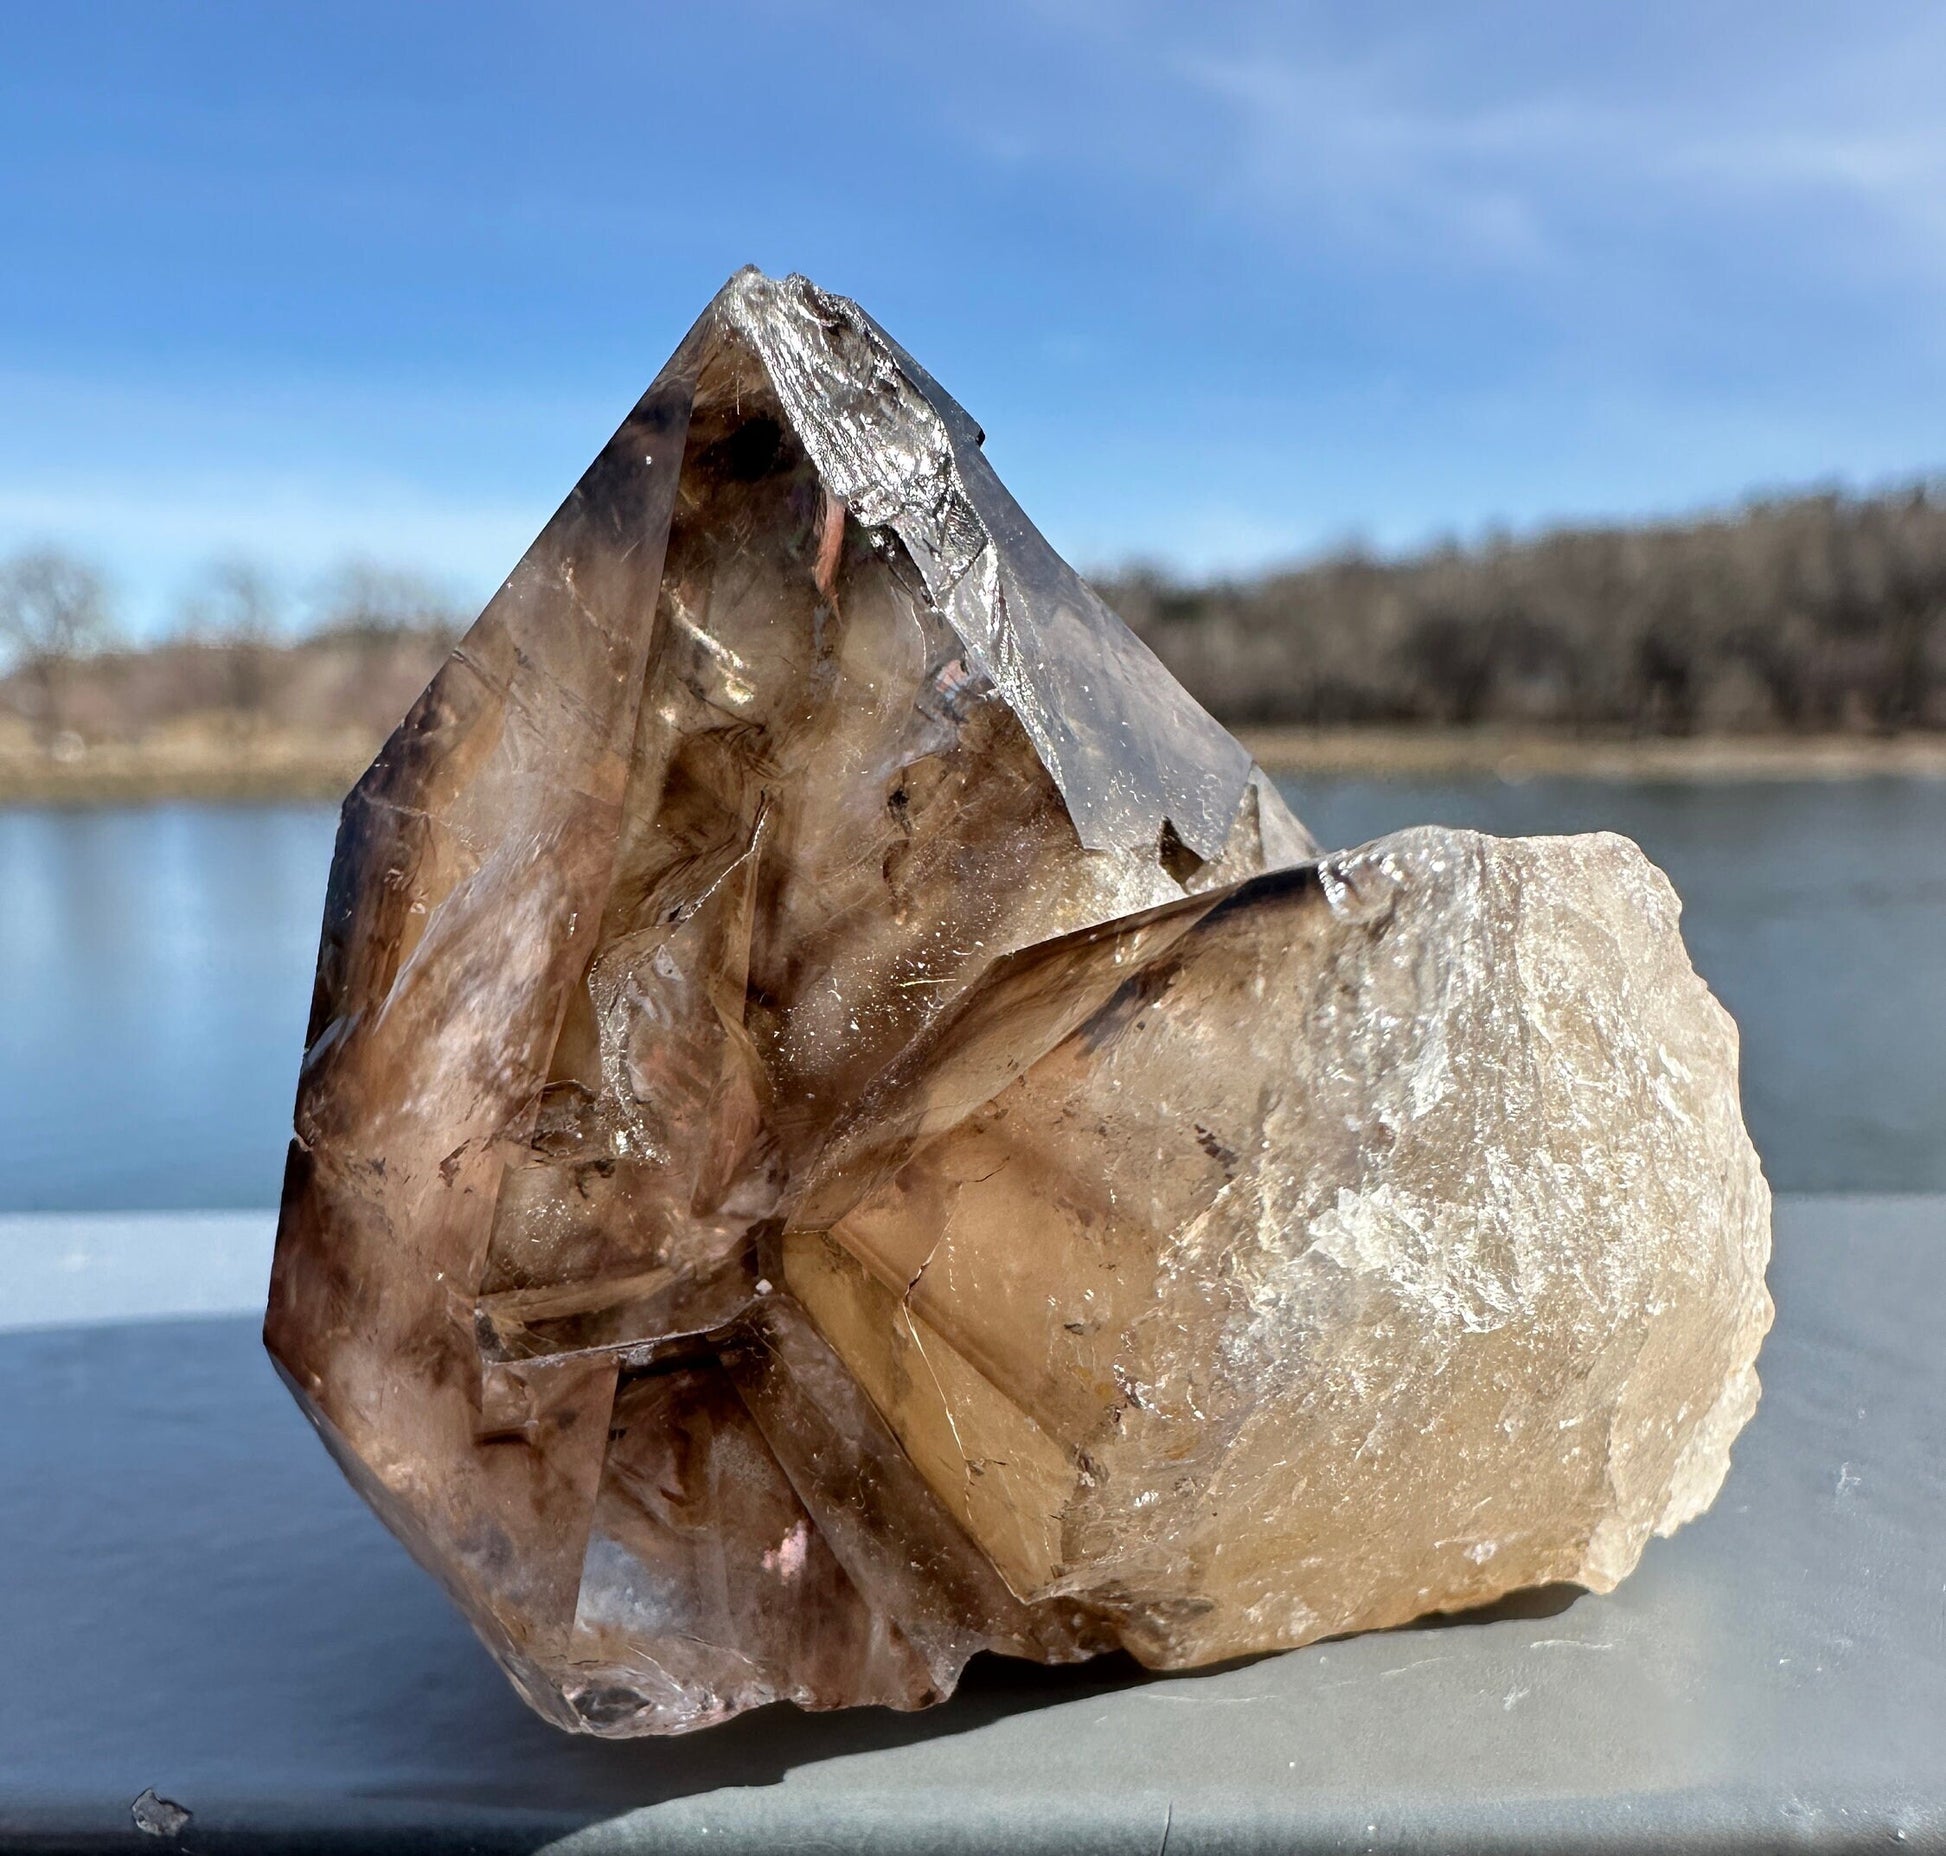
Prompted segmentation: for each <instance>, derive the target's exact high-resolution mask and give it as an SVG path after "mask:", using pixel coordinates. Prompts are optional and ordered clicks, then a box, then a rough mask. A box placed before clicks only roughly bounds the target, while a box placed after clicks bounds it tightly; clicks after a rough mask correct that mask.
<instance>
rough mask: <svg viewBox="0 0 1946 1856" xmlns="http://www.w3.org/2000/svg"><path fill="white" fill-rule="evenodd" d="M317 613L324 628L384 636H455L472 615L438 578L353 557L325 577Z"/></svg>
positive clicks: (359, 634)
mask: <svg viewBox="0 0 1946 1856" xmlns="http://www.w3.org/2000/svg"><path fill="white" fill-rule="evenodd" d="M316 611H317V616H318V630H319V631H321V632H323V633H326V634H336V635H338V636H344V635H347V634H349V635H352V636H358V637H369V638H380V637H391V636H396V635H397V634H399V633H401V632H412V633H419V634H422V635H431V636H436V637H439V638H442V639H451V638H455V637H457V636H458V635H459V633H460V631H461V630H462V629H463V628H464V626H465V623H466V619H465V615H464V614H463V613H462V612H461V611H460V609H459V607H458V606H457V604H456V603H455V602H454V600H453V599H452V597H451V595H450V594H449V593H448V592H447V591H446V589H445V588H443V587H442V586H441V585H440V584H439V583H438V582H437V581H435V580H432V579H430V578H428V577H427V576H426V575H424V574H420V573H415V572H413V571H412V570H411V569H410V568H402V567H383V566H380V565H378V564H377V563H375V562H372V561H347V562H346V563H345V564H344V565H343V566H342V567H340V568H339V569H338V570H337V571H336V572H335V573H333V574H331V575H330V576H328V577H327V579H326V580H325V582H324V584H323V586H322V587H321V588H320V590H319V594H318V598H317V605H316Z"/></svg>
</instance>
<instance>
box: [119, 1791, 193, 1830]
mask: <svg viewBox="0 0 1946 1856" xmlns="http://www.w3.org/2000/svg"><path fill="white" fill-rule="evenodd" d="M128 1814H129V1816H130V1817H132V1818H133V1819H134V1820H135V1828H136V1829H137V1830H139V1831H141V1832H142V1834H143V1835H144V1836H149V1837H179V1836H181V1835H182V1833H183V1831H184V1830H186V1829H187V1828H188V1826H189V1812H188V1810H187V1809H186V1808H185V1807H184V1806H182V1805H179V1804H177V1803H176V1801H175V1800H174V1799H173V1798H158V1797H157V1796H156V1794H155V1791H154V1789H153V1788H151V1789H150V1790H148V1791H145V1792H144V1793H143V1794H142V1795H141V1797H139V1798H138V1799H136V1801H135V1802H134V1803H133V1804H132V1805H130V1806H129V1807H128Z"/></svg>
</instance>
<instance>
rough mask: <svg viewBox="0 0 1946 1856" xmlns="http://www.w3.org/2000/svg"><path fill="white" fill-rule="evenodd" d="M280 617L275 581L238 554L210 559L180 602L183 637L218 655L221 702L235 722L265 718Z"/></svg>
mask: <svg viewBox="0 0 1946 1856" xmlns="http://www.w3.org/2000/svg"><path fill="white" fill-rule="evenodd" d="M283 616H284V603H283V599H282V596H281V594H280V593H279V591H278V588H277V584H276V582H275V581H274V580H273V579H272V578H271V576H270V574H269V573H268V572H266V571H265V569H264V568H262V567H261V566H259V565H258V564H257V563H256V562H255V561H251V560H247V559H244V558H243V557H241V556H232V557H229V558H227V559H223V560H216V561H212V562H211V563H210V564H209V565H208V566H207V567H206V568H205V569H204V570H203V574H202V578H201V580H200V582H199V583H198V585H197V586H196V588H195V589H194V590H193V591H192V592H191V594H190V596H189V598H188V599H187V600H186V601H185V602H184V604H183V608H182V617H181V625H180V629H181V630H182V632H183V634H184V635H185V636H186V637H188V638H191V639H194V640H197V641H198V642H200V643H203V644H206V645H208V646H209V647H210V648H211V649H212V650H215V651H219V652H221V653H222V669H223V682H224V694H225V700H226V703H227V706H228V708H229V709H230V711H231V713H232V714H233V715H234V716H235V718H236V719H237V721H238V722H239V723H242V724H246V725H248V724H253V723H256V722H258V721H261V720H262V719H263V715H264V711H265V709H266V708H267V706H268V704H269V700H270V697H271V695H272V693H273V692H272V688H271V686H272V684H273V682H274V681H275V659H276V653H277V650H278V636H279V633H280V632H281V630H282V628H283Z"/></svg>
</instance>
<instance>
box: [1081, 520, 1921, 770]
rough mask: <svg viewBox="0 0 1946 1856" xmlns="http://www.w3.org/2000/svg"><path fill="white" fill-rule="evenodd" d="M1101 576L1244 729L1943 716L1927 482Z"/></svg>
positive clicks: (1799, 726)
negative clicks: (1622, 521) (1212, 568)
mask: <svg viewBox="0 0 1946 1856" xmlns="http://www.w3.org/2000/svg"><path fill="white" fill-rule="evenodd" d="M1102 591H1103V593H1104V595H1105V596H1106V597H1107V598H1108V600H1109V602H1110V604H1112V605H1113V606H1114V607H1115V608H1116V610H1118V611H1119V612H1120V613H1121V614H1122V616H1123V617H1124V618H1125V619H1127V621H1128V622H1129V624H1130V625H1132V626H1133V627H1134V628H1135V630H1136V631H1137V632H1139V633H1140V634H1141V635H1142V636H1143V637H1144V638H1145V639H1146V640H1147V641H1148V643H1149V645H1150V646H1151V648H1152V649H1154V650H1155V651H1156V652H1157V654H1158V655H1159V656H1161V658H1162V659H1163V661H1164V662H1165V663H1167V664H1168V665H1169V666H1170V668H1171V669H1172V670H1174V671H1175V673H1176V674H1177V676H1179V677H1180V678H1181V679H1182V680H1183V682H1184V683H1186V684H1187V685H1188V686H1189V687H1190V688H1191V689H1192V690H1194V691H1195V692H1196V693H1197V695H1198V696H1200V697H1201V698H1202V700H1203V701H1204V702H1205V703H1206V704H1208V705H1209V707H1210V708H1212V709H1213V710H1215V711H1216V713H1217V714H1219V715H1221V716H1223V717H1224V718H1225V719H1226V720H1229V721H1232V722H1257V723H1275V722H1285V723H1313V724H1345V723H1393V724H1413V723H1418V724H1445V725H1459V726H1470V725H1476V724H1486V723H1500V724H1544V725H1547V726H1550V727H1561V728H1570V729H1580V730H1589V731H1602V732H1613V731H1616V730H1624V731H1630V732H1636V733H1643V734H1691V733H1737V732H1753V731H1783V732H1794V731H1799V730H1803V731H1814V730H1820V731H1821V730H1841V731H1872V730H1894V729H1908V728H1942V727H1946V495H1943V494H1942V488H1941V486H1940V485H1938V484H1931V483H1929V484H1923V485H1919V486H1915V487H1912V488H1909V489H1905V490H1902V491H1900V492H1898V493H1896V494H1890V495H1880V496H1870V497H1851V496H1844V495H1839V494H1824V495H1811V496H1799V497H1792V498H1789V499H1780V500H1775V501H1765V502H1757V503H1752V504H1750V505H1748V506H1747V507H1745V508H1743V509H1741V510H1739V511H1737V512H1735V513H1733V514H1728V515H1723V516H1716V517H1709V518H1705V519H1697V520H1689V521H1682V522H1669V523H1659V524H1655V525H1652V526H1641V527H1590V528H1563V529H1558V530H1555V531H1552V532H1550V533H1546V534H1542V535H1539V536H1537V537H1535V538H1533V539H1530V540H1511V539H1497V540H1493V541H1490V542H1488V543H1486V544H1484V545H1481V546H1477V547H1470V548H1463V547H1458V546H1446V547H1440V548H1436V549H1432V550H1430V551H1427V552H1425V553H1421V554H1416V555H1412V556H1409V557H1407V558H1404V559H1398V560H1382V559H1375V558H1372V557H1370V556H1368V555H1364V554H1358V553H1348V554H1343V555H1340V556H1337V557H1335V558H1332V559H1328V560H1324V561H1320V562H1318V563H1316V564H1314V565H1310V566H1306V567H1301V568H1298V569H1295V570H1293V571H1290V572H1284V573H1273V574H1268V575H1265V576H1263V577H1261V578H1257V579H1252V580H1245V581H1237V582H1226V583H1222V584H1219V585H1211V586H1191V585H1183V584H1179V583H1177V582H1174V581H1172V580H1170V579H1168V578H1166V577H1164V576H1161V575H1157V574H1154V573H1145V572H1132V573H1128V574H1123V575H1120V576H1110V577H1109V578H1108V579H1107V580H1106V581H1105V582H1104V583H1102Z"/></svg>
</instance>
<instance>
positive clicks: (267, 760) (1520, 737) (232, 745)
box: [0, 721, 1946, 805]
mask: <svg viewBox="0 0 1946 1856" xmlns="http://www.w3.org/2000/svg"><path fill="white" fill-rule="evenodd" d="M1240 732H1241V734H1242V738H1243V740H1244V742H1245V744H1246V745H1247V746H1248V747H1249V749H1250V751H1251V752H1252V753H1253V754H1254V755H1255V756H1256V757H1257V759H1258V760H1259V761H1261V762H1262V763H1263V764H1264V766H1265V767H1267V768H1269V769H1270V771H1271V772H1272V773H1276V774H1284V775H1288V776H1291V777H1294V778H1301V777H1303V776H1304V775H1307V774H1308V775H1313V776H1340V777H1358V778H1370V779H1412V778H1435V779H1436V778H1440V777H1479V776H1483V775H1488V776H1491V775H1497V776H1499V777H1501V778H1505V779H1531V778H1537V777H1543V776H1549V775H1552V776H1564V777H1569V778H1580V779H1599V780H1788V779H1833V780H1843V779H1861V778H1869V777H1873V776H1896V777H1919V778H1928V779H1946V735H1938V734H1910V735H1894V736H1885V737H1878V736H1861V735H1747V736H1721V735H1719V736H1702V737H1687V738H1672V737H1667V736H1656V737H1647V738H1642V739H1633V740H1630V739H1622V738H1619V737H1618V738H1615V739H1607V740H1604V739H1589V738H1577V737H1573V736H1568V735H1564V734H1559V733H1550V732H1548V731H1545V730H1534V729H1529V730H1518V729H1504V728H1443V729H1442V728H1320V729H1300V728H1260V729H1244V730H1242V731H1240ZM380 739H381V737H380V736H379V735H378V734H377V733H375V732H374V731H372V730H370V729H361V728H355V727H340V728H335V729H302V728H291V727H270V726H264V727H256V728H239V727H237V726H234V725H233V724H231V723H229V722H227V721H216V722H207V721H206V722H182V723H177V724H174V725H172V726H170V727H166V728H161V729H157V730H156V731H154V732H153V733H152V734H149V735H146V736H144V737H143V738H141V739H140V740H136V741H110V742H98V743H95V744H93V745H89V746H83V745H81V744H80V743H78V742H77V741H75V740H72V739H70V740H69V741H67V742H66V743H65V744H64V747H63V749H62V751H59V752H55V753H50V752H48V751H47V750H46V749H44V748H42V747H40V746H38V745H36V744H35V743H34V742H33V741H32V740H31V739H29V738H27V737H25V736H24V735H23V734H20V733H9V732H6V731H0V805H112V804H142V803H147V802H153V801H159V800H168V799H206V800H301V799H313V800H331V801H335V800H337V799H339V798H340V797H342V795H343V794H344V792H345V791H346V789H347V788H348V787H349V786H350V785H351V784H352V782H353V781H354V780H356V779H357V777H358V776H359V774H360V773H361V772H363V771H364V769H365V767H366V766H367V765H368V764H369V763H370V761H371V758H372V756H373V755H374V754H375V753H377V751H378V747H379V742H380Z"/></svg>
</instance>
